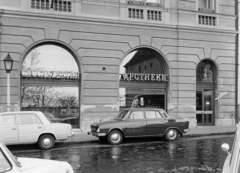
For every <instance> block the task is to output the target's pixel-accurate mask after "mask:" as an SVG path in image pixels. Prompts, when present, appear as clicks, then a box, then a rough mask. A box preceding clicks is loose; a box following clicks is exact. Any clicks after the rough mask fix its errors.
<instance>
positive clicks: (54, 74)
mask: <svg viewBox="0 0 240 173" xmlns="http://www.w3.org/2000/svg"><path fill="white" fill-rule="evenodd" d="M21 77H23V78H41V79H75V80H77V79H81V74H80V73H79V72H72V71H36V70H22V71H21Z"/></svg>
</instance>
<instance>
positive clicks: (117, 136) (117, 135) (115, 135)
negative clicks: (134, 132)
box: [111, 133, 121, 143]
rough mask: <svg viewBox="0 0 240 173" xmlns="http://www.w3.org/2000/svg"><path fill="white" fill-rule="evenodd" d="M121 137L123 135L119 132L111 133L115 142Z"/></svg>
mask: <svg viewBox="0 0 240 173" xmlns="http://www.w3.org/2000/svg"><path fill="white" fill-rule="evenodd" d="M120 139H121V136H120V135H119V134H118V133H114V134H112V135H111V141H112V142H114V143H117V142H119V141H120Z"/></svg>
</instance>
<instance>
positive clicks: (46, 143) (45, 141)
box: [38, 135, 55, 150]
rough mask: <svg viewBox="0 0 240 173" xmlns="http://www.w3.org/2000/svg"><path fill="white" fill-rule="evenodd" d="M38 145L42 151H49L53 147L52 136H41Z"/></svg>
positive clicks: (53, 140)
mask: <svg viewBox="0 0 240 173" xmlns="http://www.w3.org/2000/svg"><path fill="white" fill-rule="evenodd" d="M38 145H39V147H40V148H41V149H43V150H49V149H51V148H53V147H54V145H55V139H54V138H53V136H52V135H42V136H41V137H40V138H39V140H38Z"/></svg>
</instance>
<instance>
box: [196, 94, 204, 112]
mask: <svg viewBox="0 0 240 173" xmlns="http://www.w3.org/2000/svg"><path fill="white" fill-rule="evenodd" d="M196 109H197V111H202V110H203V105H202V91H197V94H196Z"/></svg>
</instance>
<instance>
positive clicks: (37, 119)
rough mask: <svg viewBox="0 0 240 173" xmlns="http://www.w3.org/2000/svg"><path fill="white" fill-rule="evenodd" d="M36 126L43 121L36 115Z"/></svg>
mask: <svg viewBox="0 0 240 173" xmlns="http://www.w3.org/2000/svg"><path fill="white" fill-rule="evenodd" d="M35 124H42V122H41V120H40V119H39V118H38V116H37V115H35Z"/></svg>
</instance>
